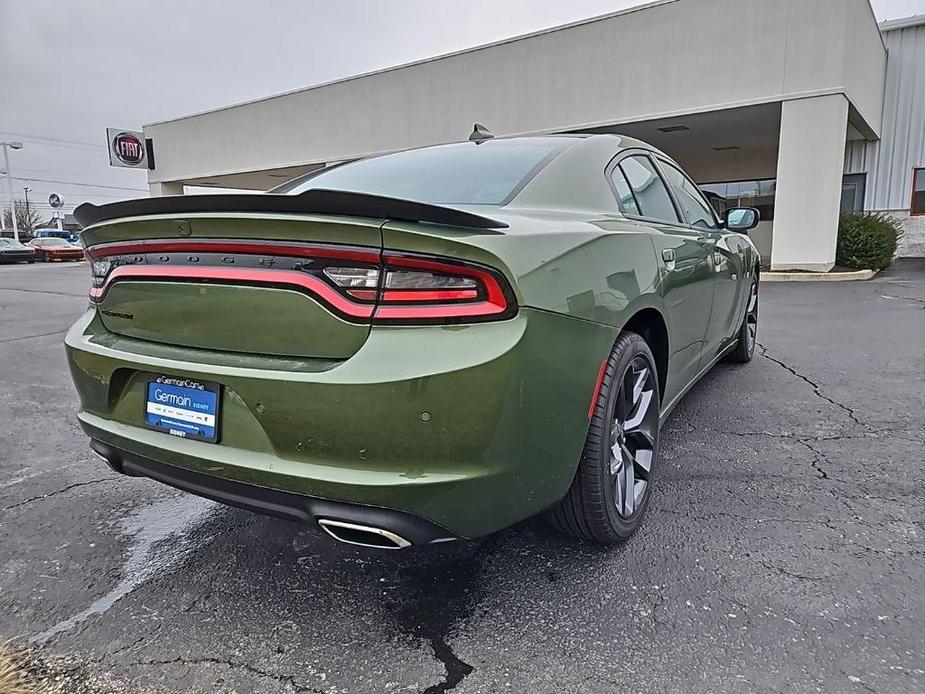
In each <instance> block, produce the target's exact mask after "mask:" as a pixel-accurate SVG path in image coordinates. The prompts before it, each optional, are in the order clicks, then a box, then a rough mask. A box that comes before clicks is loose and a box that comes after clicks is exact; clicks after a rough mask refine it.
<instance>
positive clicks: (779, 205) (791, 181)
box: [144, 0, 925, 271]
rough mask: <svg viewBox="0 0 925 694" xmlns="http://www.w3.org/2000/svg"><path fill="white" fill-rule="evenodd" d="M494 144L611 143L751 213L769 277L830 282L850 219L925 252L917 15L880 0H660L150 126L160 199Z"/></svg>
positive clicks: (921, 29)
mask: <svg viewBox="0 0 925 694" xmlns="http://www.w3.org/2000/svg"><path fill="white" fill-rule="evenodd" d="M476 122H478V123H482V124H485V125H486V126H487V127H488V128H490V129H491V130H492V131H493V132H494V133H495V134H496V135H524V134H540V133H558V132H581V133H617V134H624V135H629V136H632V137H637V138H639V139H642V140H645V141H647V142H649V143H651V144H653V145H655V146H656V147H659V148H660V149H662V150H664V151H665V152H667V153H668V154H669V155H671V156H672V157H674V158H675V159H677V160H678V161H679V162H680V163H681V164H682V165H683V166H684V167H685V168H686V169H687V170H688V171H689V172H690V173H691V175H692V176H693V177H694V179H695V180H696V181H697V182H698V183H699V184H701V186H702V187H703V188H704V189H705V190H706V191H708V192H709V193H710V197H711V199H713V200H714V202H715V203H716V204H717V205H718V206H720V207H722V206H734V205H740V204H741V205H750V206H754V207H757V208H759V209H760V210H761V212H762V219H763V221H762V222H761V224H760V225H759V228H758V229H755V230H753V231H752V232H751V234H752V238H753V239H754V240H755V242H756V245H757V246H758V247H759V250H760V251H761V253H762V257H763V260H764V262H765V263H766V264H767V265H769V266H770V267H771V268H772V269H780V270H789V269H801V270H816V271H827V270H829V269H831V268H832V266H833V264H834V262H835V242H836V232H837V225H838V217H839V214H840V213H841V212H843V211H853V210H871V211H884V212H888V213H889V214H892V215H894V216H896V217H898V218H901V219H902V220H903V225H904V227H905V229H906V236H905V238H904V239H903V242H902V247H901V252H902V253H903V254H904V255H925V16H919V17H913V18H909V19H907V20H899V21H892V22H886V23H883V24H880V25H879V26H878V24H877V22H876V19H875V17H874V14H873V12H872V10H871V7H870V4H869V2H868V0H774V1H773V2H772V1H770V0H660V1H658V2H653V3H649V4H647V5H644V6H641V7H637V8H633V9H629V10H624V11H621V12H615V13H613V14H608V15H605V16H601V17H595V18H592V19H588V20H584V21H579V22H575V23H572V24H568V25H565V26H560V27H554V28H551V29H547V30H544V31H539V32H536V33H533V34H529V35H526V36H520V37H516V38H512V39H509V40H504V41H499V42H497V43H493V44H490V45H486V46H480V47H478V48H473V49H471V50H466V51H461V52H458V53H453V54H449V55H444V56H439V57H436V58H433V59H429V60H423V61H419V62H415V63H411V64H408V65H402V66H398V67H394V68H389V69H386V70H380V71H377V72H372V73H369V74H364V75H358V76H355V77H350V78H347V79H343V80H338V81H336V82H331V83H328V84H322V85H318V86H314V87H309V88H306V89H300V90H297V91H293V92H289V93H286V94H280V95H276V96H271V97H268V98H265V99H260V100H257V101H252V102H248V103H245V104H239V105H234V106H229V107H227V108H222V109H219V110H215V111H210V112H208V113H201V114H196V115H192V116H187V117H183V118H177V119H175V120H170V121H165V122H161V123H153V124H151V125H147V126H145V128H144V133H145V137H147V138H150V139H151V141H152V144H153V151H154V153H155V164H156V167H155V168H154V169H153V170H151V171H149V174H148V181H149V187H150V191H151V194H152V195H178V194H183V193H184V191H185V189H186V188H187V187H189V186H197V187H198V186H207V187H220V188H239V189H253V190H267V189H270V188H272V187H274V186H276V185H278V184H279V183H281V182H283V181H285V180H286V179H289V178H292V177H294V176H296V175H298V174H301V173H305V172H308V171H311V170H313V169H316V168H319V167H323V166H327V165H330V164H333V163H337V162H341V161H346V160H351V159H355V158H358V157H363V156H369V155H375V154H381V153H386V152H392V151H396V150H401V149H406V148H410V147H419V146H422V145H430V144H436V143H444V142H453V141H458V140H463V139H465V138H466V137H467V136H468V135H469V133H470V132H471V131H472V126H473V123H476Z"/></svg>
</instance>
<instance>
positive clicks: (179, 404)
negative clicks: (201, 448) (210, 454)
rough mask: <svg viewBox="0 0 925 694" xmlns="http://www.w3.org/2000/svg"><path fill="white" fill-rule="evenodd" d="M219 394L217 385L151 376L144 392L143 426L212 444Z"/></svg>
mask: <svg viewBox="0 0 925 694" xmlns="http://www.w3.org/2000/svg"><path fill="white" fill-rule="evenodd" d="M220 392H221V388H220V386H219V385H218V384H216V383H202V382H200V381H193V380H191V379H188V378H176V377H173V376H156V377H152V378H151V380H149V381H148V385H147V388H146V389H145V425H146V426H147V427H148V428H150V429H155V430H157V431H163V432H165V433H168V434H171V435H172V436H179V437H180V438H184V439H196V440H197V441H209V442H211V443H215V442H216V441H218V408H219V399H220Z"/></svg>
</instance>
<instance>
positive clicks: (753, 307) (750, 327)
mask: <svg viewBox="0 0 925 694" xmlns="http://www.w3.org/2000/svg"><path fill="white" fill-rule="evenodd" d="M745 339H746V347H747V348H748V353H749V354H751V353H752V352H753V351H754V349H755V342H756V341H757V339H758V280H755V281H753V282H752V289H751V293H750V294H749V297H748V310H747V311H746V313H745Z"/></svg>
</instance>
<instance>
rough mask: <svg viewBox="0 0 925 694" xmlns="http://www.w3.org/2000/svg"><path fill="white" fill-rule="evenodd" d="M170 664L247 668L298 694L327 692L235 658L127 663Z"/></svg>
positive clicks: (258, 675) (179, 659)
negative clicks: (286, 686)
mask: <svg viewBox="0 0 925 694" xmlns="http://www.w3.org/2000/svg"><path fill="white" fill-rule="evenodd" d="M169 665H220V666H223V667H227V668H231V669H237V670H245V671H246V672H249V673H250V674H252V675H255V676H257V677H265V678H267V679H271V680H273V681H275V682H279V683H280V684H285V685H288V686H289V687H290V688H291V689H292V690H293V691H294V692H296V693H297V694H326V692H325V690H323V689H314V688H312V687H306V686H304V685H301V684H299V683H298V682H297V681H296V678H295V675H277V674H275V673H273V672H269V671H267V670H262V669H260V668H259V667H256V666H255V665H251V664H250V663H241V662H237V661H234V660H222V659H221V658H207V657H198V658H184V657H183V656H177V657H176V658H171V659H170V660H140V661H137V662H133V663H127V666H128V667H143V666H149V667H150V666H162V667H166V666H169Z"/></svg>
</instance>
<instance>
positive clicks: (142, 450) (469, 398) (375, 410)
mask: <svg viewBox="0 0 925 694" xmlns="http://www.w3.org/2000/svg"><path fill="white" fill-rule="evenodd" d="M615 337H616V335H615V331H613V330H612V329H610V328H607V327H604V326H599V325H597V324H594V323H589V322H587V321H580V320H576V319H572V318H568V317H565V316H560V315H558V314H551V313H547V312H543V311H533V310H530V309H522V310H521V312H520V314H519V315H518V316H517V317H516V318H514V319H512V320H509V321H503V322H497V323H484V324H479V325H469V326H453V327H441V326H429V327H413V328H373V329H372V331H371V333H370V336H369V339H368V340H367V341H366V343H365V344H364V345H363V346H362V347H361V348H360V350H359V351H358V352H357V353H356V354H355V355H354V356H353V357H351V358H350V359H348V360H346V361H332V360H318V359H315V360H313V359H294V358H280V357H255V356H250V355H244V354H233V353H227V352H224V353H223V352H211V351H206V350H196V349H188V348H180V347H171V346H166V345H159V344H156V343H152V342H147V341H143V340H137V339H132V338H127V337H122V336H119V335H115V334H113V333H110V332H108V331H106V330H105V328H104V327H103V325H102V323H101V321H100V320H99V319H98V317H97V315H96V313H95V311H93V310H91V311H88V313H87V314H86V315H85V316H84V317H83V318H81V319H80V320H79V321H78V322H77V323H76V324H75V325H74V327H73V328H72V329H71V331H70V332H69V333H68V335H67V338H66V346H67V354H68V362H69V366H70V369H71V374H72V377H73V380H74V383H75V385H76V388H77V391H78V394H79V396H80V403H81V406H80V412H79V414H78V419H79V421H80V424H81V426H82V428H83V429H84V431H85V432H86V433H87V434H88V435H89V436H90V437H91V438H92V439H94V440H95V441H96V442H98V445H105V446H109V447H111V448H112V449H114V450H116V451H118V452H119V455H120V457H121V458H122V459H123V460H130V461H138V460H144V461H151V463H153V464H155V465H161V466H169V467H167V468H166V469H167V470H168V471H172V472H170V475H165V474H163V471H162V472H155V473H152V474H148V473H147V472H144V471H143V470H141V468H140V467H137V466H138V465H140V464H139V463H137V462H132V463H131V464H130V467H131V466H133V465H134V466H136V468H137V469H138V470H140V471H141V474H144V475H146V476H149V477H153V478H155V479H161V481H164V482H166V483H168V484H173V485H174V486H178V487H180V488H188V489H190V491H194V492H195V493H201V494H202V493H204V491H207V492H209V493H208V494H204V495H207V496H209V495H210V494H211V496H212V498H217V499H218V500H220V501H226V502H227V503H233V504H234V503H236V502H235V501H234V499H236V498H239V497H240V498H245V500H247V499H257V500H258V503H252V502H250V501H248V504H244V503H236V505H247V507H248V508H252V509H253V510H258V511H262V512H271V513H272V512H273V511H272V508H277V507H279V508H282V509H283V511H284V513H285V514H288V517H294V518H297V519H298V518H300V515H299V514H302V513H307V514H308V516H306V517H310V518H317V517H318V516H317V513H316V512H315V511H313V508H315V507H316V504H317V503H320V502H321V501H322V500H323V501H325V502H328V501H330V502H341V503H345V504H350V505H355V506H361V507H372V508H376V509H380V510H382V509H387V510H389V511H395V512H398V513H400V514H410V515H411V516H414V517H416V518H418V519H424V522H425V523H427V522H429V523H430V524H433V525H434V526H437V527H439V528H441V529H446V531H447V532H448V533H449V535H450V536H461V537H475V536H479V535H484V534H487V533H490V532H493V531H495V530H498V529H500V528H503V527H506V526H508V525H510V524H512V523H515V522H517V521H519V520H522V519H524V518H526V517H529V516H531V515H534V514H536V513H538V512H539V511H542V510H543V509H545V508H547V507H548V506H550V505H552V504H553V503H555V502H556V501H557V500H558V499H560V498H561V497H562V496H563V495H564V494H565V492H566V491H567V489H568V486H569V484H570V483H571V480H572V477H573V475H574V472H575V467H576V465H577V463H578V460H579V457H580V454H581V449H582V445H583V443H584V438H585V435H586V433H587V427H588V422H587V410H588V402H589V398H590V397H591V393H592V391H593V389H594V384H595V380H596V377H597V372H598V368H599V365H600V361H601V359H602V358H603V356H604V355H606V354H607V353H608V352H609V350H610V348H611V346H612V344H613V340H614V339H615ZM150 373H158V374H168V375H174V376H178V377H187V378H193V379H200V380H208V381H213V382H217V383H220V384H221V385H222V388H223V396H222V410H221V415H220V422H219V427H220V430H221V434H220V436H221V438H220V441H219V443H218V444H212V443H205V442H201V441H192V440H188V439H182V438H177V437H173V436H170V435H168V434H165V433H161V432H157V431H151V430H149V429H146V428H143V426H142V413H143V410H144V385H145V382H146V374H150ZM144 465H147V463H145V464H144ZM145 469H147V468H145ZM152 469H153V468H152ZM187 473H192V474H194V475H201V476H202V478H204V479H199V478H197V479H198V481H197V482H196V485H198V487H197V488H201V490H204V491H197V490H196V489H193V488H192V487H190V486H189V485H186V486H184V485H185V484H186V483H184V482H183V480H180V481H179V482H172V481H171V479H175V478H176V479H179V478H178V477H177V476H178V475H185V474H187ZM226 483H227V484H230V485H234V488H235V489H236V490H237V491H235V492H234V493H233V494H231V496H227V497H226V498H221V495H220V494H219V493H218V492H215V491H209V490H215V489H219V491H221V489H223V488H224V485H225V484H226ZM243 487H247V488H248V489H250V490H253V491H252V492H248V493H247V494H242V493H241V491H240V490H241V488H243ZM220 488H221V489H220ZM261 490H262V491H261ZM276 492H278V493H281V494H282V495H283V497H278V498H277V500H276V501H271V502H269V504H270V505H269V506H267V505H265V504H264V503H263V501H260V499H262V498H263V495H265V494H268V493H269V494H271V495H275V493H276ZM222 493H224V492H222ZM300 498H301V499H305V500H304V501H300ZM279 499H285V502H281V501H280V500H279ZM293 509H296V510H295V511H293ZM298 509H301V510H298ZM277 515H279V514H277ZM303 519H304V518H303ZM441 532H443V531H442V530H441ZM446 534H447V533H446V532H444V536H446Z"/></svg>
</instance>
